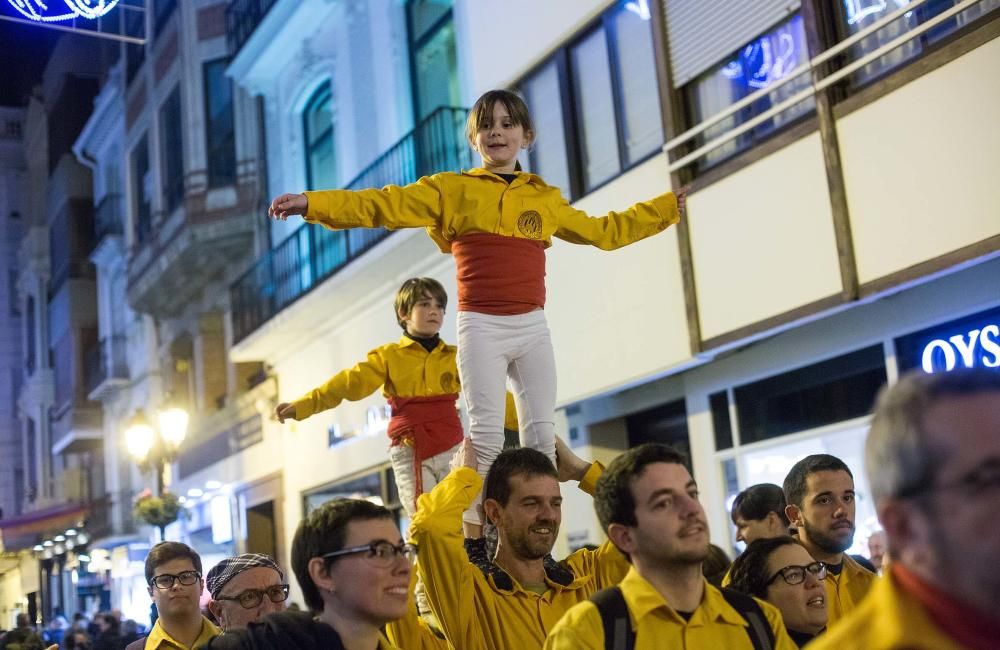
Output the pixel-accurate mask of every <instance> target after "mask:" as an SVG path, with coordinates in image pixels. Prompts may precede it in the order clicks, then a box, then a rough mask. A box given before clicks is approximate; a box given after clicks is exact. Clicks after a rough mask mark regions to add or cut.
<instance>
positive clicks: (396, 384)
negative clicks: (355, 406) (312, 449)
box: [293, 336, 518, 431]
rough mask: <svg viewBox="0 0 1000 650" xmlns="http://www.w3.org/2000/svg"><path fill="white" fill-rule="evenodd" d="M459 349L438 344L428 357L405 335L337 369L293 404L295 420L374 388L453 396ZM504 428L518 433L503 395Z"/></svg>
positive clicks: (396, 393)
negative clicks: (353, 363)
mask: <svg viewBox="0 0 1000 650" xmlns="http://www.w3.org/2000/svg"><path fill="white" fill-rule="evenodd" d="M457 354H458V348H456V347H455V346H454V345H448V344H447V343H445V342H444V341H439V342H438V344H437V347H436V348H434V349H433V350H431V351H430V352H428V351H427V350H426V349H425V348H424V346H422V345H420V343H418V342H417V341H414V340H413V339H411V338H410V337H408V336H402V337H400V339H399V343H388V344H386V345H383V346H381V347H378V348H375V349H374V350H372V351H371V352H369V353H368V358H367V359H365V360H364V361H362V362H361V363H359V364H357V365H356V366H354V367H353V368H348V369H347V370H342V371H341V372H338V373H337V374H336V375H334V376H333V377H331V378H330V379H329V380H328V381H327V382H326V383H325V384H323V385H322V386H320V387H319V388H314V389H313V390H311V391H309V392H308V393H306V394H305V395H304V396H302V397H300V398H299V399H297V400H296V401H295V402H293V405H294V406H295V419H296V420H304V419H306V418H307V417H309V416H311V415H315V414H316V413H319V412H321V411H326V410H328V409H332V408H336V407H337V406H339V405H340V403H341V402H343V401H344V400H345V399H346V400H347V401H349V402H354V401H357V400H359V399H363V398H365V397H368V396H369V395H371V394H372V393H374V392H375V391H376V390H378V389H379V387H382V394H383V395H385V396H386V397H430V396H433V395H447V394H449V393H458V392H459V391H461V389H462V384H461V381H460V380H459V377H458V364H457V362H456V356H457ZM504 428H505V429H510V430H511V431H517V430H518V426H517V410H516V409H515V408H514V396H513V395H511V394H510V393H507V411H506V414H505V416H504Z"/></svg>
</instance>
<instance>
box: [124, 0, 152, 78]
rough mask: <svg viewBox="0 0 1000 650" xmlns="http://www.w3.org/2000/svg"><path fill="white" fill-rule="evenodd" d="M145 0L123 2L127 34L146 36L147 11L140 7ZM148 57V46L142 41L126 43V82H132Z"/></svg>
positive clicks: (138, 36) (139, 36)
mask: <svg viewBox="0 0 1000 650" xmlns="http://www.w3.org/2000/svg"><path fill="white" fill-rule="evenodd" d="M142 2H145V0H126V1H125V2H123V3H122V15H123V20H124V21H125V34H126V35H127V36H132V37H134V38H143V39H144V38H145V37H146V24H145V22H146V12H145V9H144V8H142V9H140V8H139V7H141V6H142ZM145 59H146V46H145V45H143V44H141V43H126V44H125V83H126V84H129V83H132V80H133V79H134V78H135V75H136V73H137V72H138V71H139V68H140V67H141V66H142V62H143V61H145Z"/></svg>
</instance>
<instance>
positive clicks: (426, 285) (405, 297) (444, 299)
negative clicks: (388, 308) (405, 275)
mask: <svg viewBox="0 0 1000 650" xmlns="http://www.w3.org/2000/svg"><path fill="white" fill-rule="evenodd" d="M425 295H427V296H430V297H431V298H434V299H435V300H437V301H438V302H439V303H441V308H442V309H444V308H446V307H447V306H448V293H447V292H446V291H445V290H444V287H442V286H441V283H440V282H438V281H437V280H435V279H434V278H410V279H409V280H407V281H406V282H404V283H403V286H401V287H400V288H399V291H397V292H396V304H395V305H394V306H395V308H396V312H395V313H396V322H397V323H399V326H400V327H402V328H403V330H404V331H405V330H406V323H405V322H404V321H403V319H402V317H401V316H400V314H405V315H409V313H410V312H411V311H413V306H414V305H416V304H417V303H418V302H420V301H421V300H423V298H424V296H425Z"/></svg>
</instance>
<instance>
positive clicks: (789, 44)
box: [722, 16, 807, 96]
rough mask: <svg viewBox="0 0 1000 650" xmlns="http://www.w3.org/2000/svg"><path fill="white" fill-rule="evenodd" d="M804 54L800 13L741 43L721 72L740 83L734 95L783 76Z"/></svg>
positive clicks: (734, 81) (749, 91)
mask: <svg viewBox="0 0 1000 650" xmlns="http://www.w3.org/2000/svg"><path fill="white" fill-rule="evenodd" d="M806 58H807V56H806V45H805V32H804V30H803V25H802V17H801V16H795V17H793V18H792V19H791V20H789V21H788V22H787V23H785V24H784V25H782V26H781V27H778V28H777V29H775V30H774V31H773V32H770V33H768V34H765V35H763V36H761V37H760V38H758V39H757V40H755V41H752V42H751V43H749V44H748V45H746V46H745V47H743V49H741V50H740V51H739V53H737V55H736V58H735V59H733V60H732V61H729V62H728V63H726V64H725V65H724V66H723V68H722V74H723V76H725V77H726V78H727V79H731V80H732V82H733V83H734V84H737V85H739V86H743V91H744V92H741V93H739V94H738V95H737V96H740V95H746V94H749V93H751V92H753V91H755V90H758V89H760V88H767V87H768V86H770V85H771V84H773V83H774V82H776V81H778V80H780V79H783V78H784V77H786V76H787V75H788V73H789V72H791V71H792V70H793V69H794V68H795V66H796V65H798V63H799V62H800V61H804V60H805V59H806Z"/></svg>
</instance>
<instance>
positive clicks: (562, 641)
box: [545, 568, 797, 650]
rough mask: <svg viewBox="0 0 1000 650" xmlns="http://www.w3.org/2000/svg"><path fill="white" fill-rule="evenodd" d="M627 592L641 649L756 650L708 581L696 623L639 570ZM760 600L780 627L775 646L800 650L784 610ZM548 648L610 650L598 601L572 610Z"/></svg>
mask: <svg viewBox="0 0 1000 650" xmlns="http://www.w3.org/2000/svg"><path fill="white" fill-rule="evenodd" d="M621 590H622V595H623V596H624V597H625V603H626V604H627V605H628V610H629V618H630V619H631V624H632V629H633V630H635V633H636V639H635V643H636V645H635V648H636V650H654V649H657V648H678V649H683V648H692V649H697V650H701V649H702V648H720V649H721V648H725V649H726V650H740V649H741V648H746V649H747V650H753V644H752V642H751V641H750V635H748V634H747V630H746V628H747V625H748V623H747V621H746V619H744V618H743V617H742V616H741V615H740V613H739V612H738V611H736V610H735V609H733V607H732V606H731V605H730V604H729V603H727V602H726V599H725V598H724V597H723V595H722V592H721V591H719V590H718V589H716V588H715V587H713V586H712V585H710V584H709V583H708V582H707V581H706V582H705V595H704V597H703V598H702V601H701V604H700V605H698V609H696V610H694V614H693V615H692V616H691V620H690V621H685V620H684V619H683V618H682V617H681V616H680V615H679V614H677V612H675V611H674V610H673V609H672V608H671V607H670V605H668V604H667V602H666V601H665V600H664V599H663V596H662V595H661V594H660V592H658V591H657V590H656V588H655V587H653V585H651V584H649V582H648V581H647V580H646V579H645V578H643V577H642V576H640V575H639V572H638V571H636V570H635V568H632V569H630V570H629V572H628V574H627V575H626V576H625V578H624V579H623V580H622V582H621ZM757 603H758V604H759V605H760V608H761V609H762V610H763V611H764V616H765V617H766V618H767V622H768V623H770V625H771V629H772V630H773V631H774V647H775V650H794V649H795V648H796V647H797V646H796V645H795V643H794V642H793V641H792V639H791V638H790V637H789V636H788V632H787V631H786V630H785V624H784V622H783V621H782V620H781V613H780V612H779V611H778V610H777V608H775V607H774V606H773V605H771V604H769V603H765V602H764V601H762V600H760V599H757ZM545 650H604V626H603V624H602V622H601V614H600V612H599V611H598V609H597V605H595V604H594V603H592V602H590V601H586V602H582V603H580V604H579V605H576V606H575V607H573V608H572V609H570V610H569V611H568V612H566V615H565V616H563V617H562V620H560V621H559V624H558V625H556V627H555V628H554V629H553V630H552V632H551V633H550V634H549V637H548V638H547V639H546V640H545Z"/></svg>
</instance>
